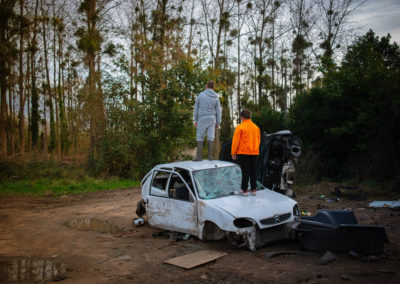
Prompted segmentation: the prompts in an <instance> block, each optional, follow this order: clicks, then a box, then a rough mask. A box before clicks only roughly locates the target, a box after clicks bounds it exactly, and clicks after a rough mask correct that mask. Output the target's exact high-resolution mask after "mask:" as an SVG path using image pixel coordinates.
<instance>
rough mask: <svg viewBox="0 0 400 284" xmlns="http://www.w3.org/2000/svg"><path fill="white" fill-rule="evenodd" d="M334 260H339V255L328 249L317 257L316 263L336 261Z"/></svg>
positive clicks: (323, 263) (322, 263)
mask: <svg viewBox="0 0 400 284" xmlns="http://www.w3.org/2000/svg"><path fill="white" fill-rule="evenodd" d="M336 260H339V257H338V256H337V255H336V254H334V253H332V252H330V251H329V250H327V251H326V252H325V254H324V255H323V256H321V257H320V258H319V259H318V262H317V264H319V265H325V264H327V263H329V262H332V261H336Z"/></svg>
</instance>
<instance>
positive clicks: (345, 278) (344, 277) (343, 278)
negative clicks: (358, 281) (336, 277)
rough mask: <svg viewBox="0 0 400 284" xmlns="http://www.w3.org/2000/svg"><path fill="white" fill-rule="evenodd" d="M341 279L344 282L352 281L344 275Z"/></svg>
mask: <svg viewBox="0 0 400 284" xmlns="http://www.w3.org/2000/svg"><path fill="white" fill-rule="evenodd" d="M340 279H342V280H344V281H346V280H347V281H348V280H350V278H349V277H347V276H346V275H342V276H340Z"/></svg>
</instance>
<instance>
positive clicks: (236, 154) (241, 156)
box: [231, 109, 260, 196]
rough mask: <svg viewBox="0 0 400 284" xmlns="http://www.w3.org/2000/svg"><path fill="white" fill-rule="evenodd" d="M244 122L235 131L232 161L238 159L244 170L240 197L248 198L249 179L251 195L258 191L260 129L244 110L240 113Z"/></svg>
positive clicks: (247, 111) (249, 113)
mask: <svg viewBox="0 0 400 284" xmlns="http://www.w3.org/2000/svg"><path fill="white" fill-rule="evenodd" d="M240 120H241V121H242V123H241V124H239V125H238V126H237V127H236V129H235V134H234V135H233V140H232V149H231V154H232V159H234V160H236V159H238V162H239V165H240V168H241V169H242V184H241V189H242V191H241V192H239V195H243V196H248V195H249V194H248V192H247V189H248V186H249V178H250V185H251V188H250V189H251V191H250V193H251V195H256V191H257V158H258V155H259V148H260V128H258V126H257V125H255V124H254V123H253V121H251V112H250V111H249V110H247V109H244V110H242V111H241V112H240Z"/></svg>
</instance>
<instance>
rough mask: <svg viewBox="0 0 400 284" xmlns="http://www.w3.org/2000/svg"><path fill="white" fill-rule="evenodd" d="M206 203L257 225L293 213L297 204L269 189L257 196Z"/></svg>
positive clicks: (208, 201)
mask: <svg viewBox="0 0 400 284" xmlns="http://www.w3.org/2000/svg"><path fill="white" fill-rule="evenodd" d="M204 201H205V202H206V203H207V204H209V205H212V206H215V207H218V208H220V209H222V210H224V211H226V212H228V213H229V214H231V215H232V216H234V217H235V218H250V219H253V220H255V221H256V222H257V223H259V221H260V220H261V219H265V218H270V217H272V216H274V215H275V214H284V213H292V212H293V206H294V205H295V204H296V201H294V200H293V199H291V198H289V197H287V196H285V195H282V194H280V193H277V192H275V191H272V190H269V189H265V190H260V191H257V195H256V196H251V195H250V194H249V196H237V195H232V196H227V197H221V198H216V199H209V200H204Z"/></svg>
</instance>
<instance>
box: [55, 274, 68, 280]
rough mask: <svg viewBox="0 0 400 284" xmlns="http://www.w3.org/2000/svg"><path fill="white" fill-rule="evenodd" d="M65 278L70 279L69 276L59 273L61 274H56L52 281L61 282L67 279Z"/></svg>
mask: <svg viewBox="0 0 400 284" xmlns="http://www.w3.org/2000/svg"><path fill="white" fill-rule="evenodd" d="M65 279H68V276H66V275H62V274H59V275H56V276H54V277H53V279H51V281H53V282H59V281H63V280H65Z"/></svg>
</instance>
